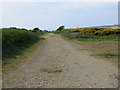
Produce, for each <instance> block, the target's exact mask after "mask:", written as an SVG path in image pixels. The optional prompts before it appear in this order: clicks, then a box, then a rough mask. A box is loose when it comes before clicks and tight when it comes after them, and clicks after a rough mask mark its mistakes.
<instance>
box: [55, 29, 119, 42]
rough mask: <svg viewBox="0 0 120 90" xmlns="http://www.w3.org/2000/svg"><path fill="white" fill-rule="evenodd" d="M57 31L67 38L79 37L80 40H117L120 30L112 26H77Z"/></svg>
mask: <svg viewBox="0 0 120 90" xmlns="http://www.w3.org/2000/svg"><path fill="white" fill-rule="evenodd" d="M55 33H60V34H61V35H63V36H64V37H66V38H69V39H77V40H79V41H103V40H113V41H117V40H118V35H119V34H120V30H119V29H112V28H79V29H78V28H77V29H76V28H75V29H62V30H61V31H57V30H56V31H55Z"/></svg>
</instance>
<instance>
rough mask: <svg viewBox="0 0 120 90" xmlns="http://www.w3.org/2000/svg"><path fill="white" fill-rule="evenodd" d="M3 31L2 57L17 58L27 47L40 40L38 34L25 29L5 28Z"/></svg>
mask: <svg viewBox="0 0 120 90" xmlns="http://www.w3.org/2000/svg"><path fill="white" fill-rule="evenodd" d="M1 30H2V57H3V59H4V58H9V57H12V56H15V55H16V54H17V53H19V52H20V51H21V50H22V49H24V48H25V47H29V46H30V45H32V43H34V42H36V41H38V40H39V39H40V37H39V35H38V34H35V33H32V32H30V31H28V30H25V29H16V28H15V29H14V28H4V29H1Z"/></svg>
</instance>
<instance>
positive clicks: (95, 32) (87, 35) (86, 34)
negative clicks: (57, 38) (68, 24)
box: [54, 28, 120, 58]
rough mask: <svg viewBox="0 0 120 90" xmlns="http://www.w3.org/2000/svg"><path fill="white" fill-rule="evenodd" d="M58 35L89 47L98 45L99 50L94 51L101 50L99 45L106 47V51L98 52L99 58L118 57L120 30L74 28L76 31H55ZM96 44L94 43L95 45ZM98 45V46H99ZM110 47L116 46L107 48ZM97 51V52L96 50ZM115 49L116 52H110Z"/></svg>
mask: <svg viewBox="0 0 120 90" xmlns="http://www.w3.org/2000/svg"><path fill="white" fill-rule="evenodd" d="M54 33H56V34H61V35H62V36H63V37H64V38H67V39H71V40H77V41H80V42H82V43H87V44H88V45H86V46H87V47H89V49H90V48H93V47H95V45H98V46H97V48H94V49H93V52H94V51H97V50H99V49H98V48H101V49H102V48H103V47H99V45H104V46H105V47H104V50H102V51H101V50H99V51H97V54H96V55H97V56H102V57H105V58H112V57H118V56H119V55H118V52H117V49H116V46H117V44H116V43H117V42H118V41H119V39H118V37H119V35H120V29H112V28H74V29H62V30H58V29H57V30H56V31H54ZM88 42H89V43H88ZM93 42H94V43H93ZM97 43H98V44H97ZM107 43H110V44H109V46H112V45H113V44H114V46H115V48H114V47H111V48H109V49H108V48H107V47H108V46H107V45H108V44H107ZM93 44H95V45H93ZM95 49H96V50H95ZM113 49H114V52H110V51H111V50H113Z"/></svg>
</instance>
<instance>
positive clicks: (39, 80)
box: [3, 33, 118, 88]
mask: <svg viewBox="0 0 120 90" xmlns="http://www.w3.org/2000/svg"><path fill="white" fill-rule="evenodd" d="M45 38H46V42H45V43H44V46H42V48H38V49H37V51H36V54H35V55H33V57H32V58H30V60H27V62H25V63H24V64H22V66H21V67H19V68H18V69H16V70H14V71H12V72H10V73H8V74H7V75H3V88H15V87H16V88H68V87H69V88H116V87H118V67H117V66H115V65H113V64H112V63H110V62H108V61H105V60H102V59H98V58H95V57H92V56H90V54H91V53H90V52H89V51H85V50H82V48H83V46H82V45H81V46H79V48H78V47H77V46H76V45H74V44H73V43H71V42H69V41H66V40H64V39H62V38H61V37H60V36H59V35H56V34H52V33H49V34H47V35H46V36H45ZM75 46H76V47H75ZM55 67H57V68H59V69H61V70H62V72H56V73H48V72H44V71H43V70H42V69H43V68H55Z"/></svg>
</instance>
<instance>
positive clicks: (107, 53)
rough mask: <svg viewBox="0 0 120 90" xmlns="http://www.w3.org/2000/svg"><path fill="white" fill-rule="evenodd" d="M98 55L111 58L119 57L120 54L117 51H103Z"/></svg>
mask: <svg viewBox="0 0 120 90" xmlns="http://www.w3.org/2000/svg"><path fill="white" fill-rule="evenodd" d="M98 56H103V57H106V58H111V57H118V56H119V54H118V53H117V52H103V53H100V54H98Z"/></svg>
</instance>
